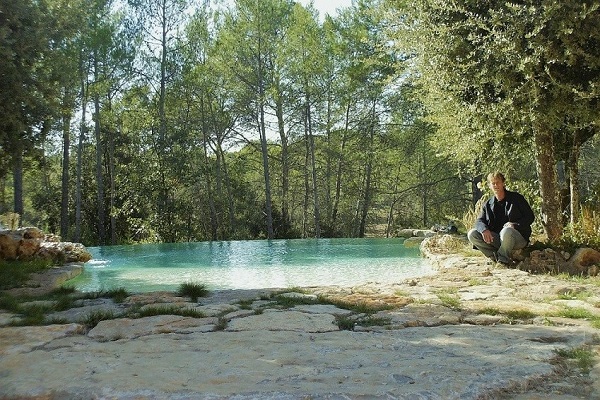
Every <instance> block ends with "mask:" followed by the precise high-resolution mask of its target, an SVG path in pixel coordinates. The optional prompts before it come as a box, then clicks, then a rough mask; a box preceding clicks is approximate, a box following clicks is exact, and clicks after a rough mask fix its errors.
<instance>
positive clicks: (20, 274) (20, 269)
mask: <svg viewBox="0 0 600 400" xmlns="http://www.w3.org/2000/svg"><path fill="white" fill-rule="evenodd" d="M51 265H52V262H49V261H41V260H38V261H7V260H0V290H4V289H11V288H16V287H21V286H23V285H24V284H25V283H26V282H27V281H28V280H29V276H30V275H31V274H32V273H34V272H40V271H43V270H45V269H46V268H48V267H50V266H51Z"/></svg>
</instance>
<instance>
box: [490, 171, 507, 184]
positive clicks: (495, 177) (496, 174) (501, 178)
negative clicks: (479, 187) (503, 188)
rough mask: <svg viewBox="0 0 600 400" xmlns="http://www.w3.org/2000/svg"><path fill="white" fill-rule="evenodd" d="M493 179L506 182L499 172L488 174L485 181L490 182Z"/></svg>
mask: <svg viewBox="0 0 600 400" xmlns="http://www.w3.org/2000/svg"><path fill="white" fill-rule="evenodd" d="M494 179H500V180H501V181H502V182H506V179H505V178H504V174H503V173H502V172H500V171H494V172H490V173H489V174H488V176H487V180H488V182H491V181H492V180H494Z"/></svg>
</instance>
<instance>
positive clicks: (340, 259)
mask: <svg viewBox="0 0 600 400" xmlns="http://www.w3.org/2000/svg"><path fill="white" fill-rule="evenodd" d="M88 250H89V251H90V252H91V253H92V256H93V258H92V260H91V261H89V262H88V263H86V264H85V267H84V272H83V273H82V274H81V275H80V276H79V277H77V278H76V279H75V280H73V281H72V284H73V285H74V286H75V287H76V288H77V289H79V290H82V291H97V290H108V289H114V288H125V289H127V290H129V291H132V292H147V291H153V290H177V288H178V287H179V285H180V284H181V283H185V282H194V283H202V284H205V285H206V286H207V287H208V288H209V289H259V288H286V287H299V286H321V285H338V286H355V285H359V284H361V283H366V282H382V283H392V282H397V281H400V280H402V279H405V278H409V277H417V276H423V275H425V274H428V273H430V272H431V268H430V267H429V265H428V263H427V261H426V260H425V259H423V258H421V257H420V255H419V250H418V249H417V248H406V247H404V244H403V239H307V240H302V239H295V240H272V241H266V240H256V241H227V242H197V243H173V244H140V245H129V246H106V247H91V248H88Z"/></svg>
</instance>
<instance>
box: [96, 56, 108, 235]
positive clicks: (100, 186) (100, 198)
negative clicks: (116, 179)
mask: <svg viewBox="0 0 600 400" xmlns="http://www.w3.org/2000/svg"><path fill="white" fill-rule="evenodd" d="M99 72H100V71H99V66H98V60H97V57H94V75H95V80H96V82H99V80H100V78H99ZM94 134H95V138H96V188H97V190H96V199H97V212H98V214H97V217H98V243H99V244H100V245H103V244H106V227H105V225H104V224H105V211H104V178H103V173H102V154H103V152H104V150H103V147H102V136H101V131H100V95H99V94H98V93H94Z"/></svg>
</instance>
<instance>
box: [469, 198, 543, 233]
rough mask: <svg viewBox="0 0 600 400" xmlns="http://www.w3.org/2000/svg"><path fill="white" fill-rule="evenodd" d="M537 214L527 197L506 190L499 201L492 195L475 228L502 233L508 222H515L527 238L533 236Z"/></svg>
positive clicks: (516, 226)
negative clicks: (532, 225) (532, 229)
mask: <svg viewBox="0 0 600 400" xmlns="http://www.w3.org/2000/svg"><path fill="white" fill-rule="evenodd" d="M534 219H535V216H534V215H533V211H532V210H531V207H530V206H529V203H528V202H527V200H525V197H523V196H522V195H521V194H520V193H517V192H510V191H508V190H506V191H505V196H504V199H503V200H502V201H501V202H499V201H498V200H497V199H496V197H495V196H492V197H491V198H490V199H489V200H488V201H487V202H486V203H485V204H484V205H483V207H482V209H481V213H480V214H479V217H478V218H477V221H476V222H475V229H477V230H478V231H479V232H481V233H483V231H485V230H486V229H489V230H491V231H492V232H496V233H500V231H501V230H502V228H503V227H504V224H505V223H507V222H513V223H515V229H517V230H518V231H519V232H520V233H521V235H523V238H525V240H527V241H528V240H529V237H530V236H531V224H532V223H533V220H534Z"/></svg>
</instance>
